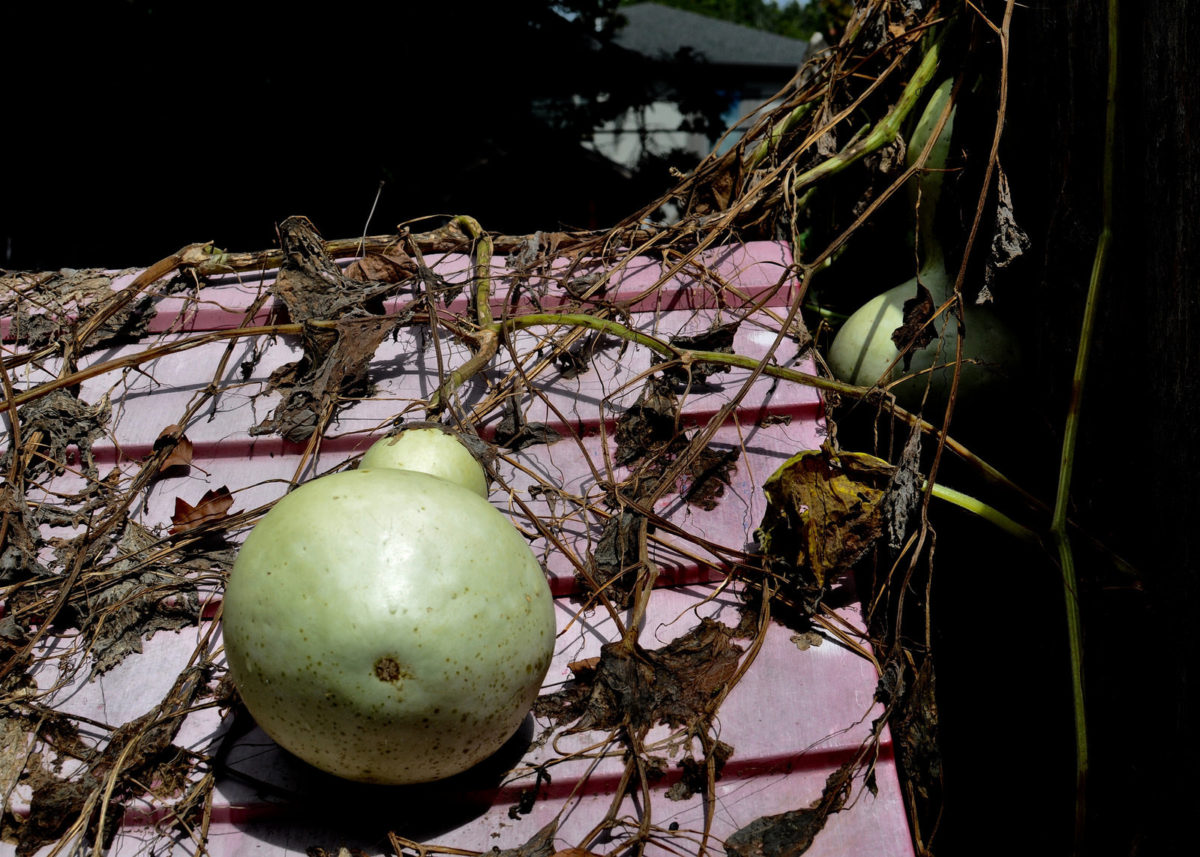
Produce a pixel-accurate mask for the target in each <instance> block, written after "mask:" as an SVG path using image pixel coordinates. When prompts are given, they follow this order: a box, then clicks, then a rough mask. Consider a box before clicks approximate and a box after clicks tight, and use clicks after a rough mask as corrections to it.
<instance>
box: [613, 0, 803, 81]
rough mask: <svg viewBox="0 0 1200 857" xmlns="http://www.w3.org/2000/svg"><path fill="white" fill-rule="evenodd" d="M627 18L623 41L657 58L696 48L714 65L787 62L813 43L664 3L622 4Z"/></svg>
mask: <svg viewBox="0 0 1200 857" xmlns="http://www.w3.org/2000/svg"><path fill="white" fill-rule="evenodd" d="M619 14H620V15H621V16H623V17H624V18H625V20H626V23H625V25H624V26H623V27H621V28H620V29H618V30H617V32H616V34H615V36H614V38H613V40H614V41H615V42H616V43H617V44H618V45H620V46H621V47H623V48H625V49H627V50H630V51H634V52H635V53H639V54H641V55H643V56H645V57H649V58H651V59H671V58H673V57H674V56H675V55H676V54H677V53H678V52H679V51H680V50H681V49H686V48H690V49H691V50H693V51H695V52H696V53H698V54H700V55H702V56H703V57H704V59H705V60H707V61H708V62H709V63H711V64H713V65H740V66H747V65H751V66H787V67H788V68H791V69H795V68H797V67H799V65H800V64H801V63H802V62H803V61H804V55H805V53H806V51H807V49H808V43H807V42H805V41H804V40H802V39H792V38H789V37H787V36H780V35H776V34H775V33H768V32H766V31H765V30H756V29H754V28H753V27H745V26H743V25H741V24H734V23H731V22H729V21H721V20H718V19H716V18H710V17H708V16H707V15H700V14H697V13H695V12H687V11H684V10H683V9H675V8H673V7H671V6H663V5H660V4H658V3H635V4H634V5H632V6H622V7H621V8H620V10H619Z"/></svg>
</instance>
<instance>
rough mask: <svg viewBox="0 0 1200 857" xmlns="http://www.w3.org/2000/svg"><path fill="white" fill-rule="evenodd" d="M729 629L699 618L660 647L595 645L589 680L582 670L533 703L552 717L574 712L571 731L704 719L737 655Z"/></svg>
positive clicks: (568, 717) (567, 719) (735, 665)
mask: <svg viewBox="0 0 1200 857" xmlns="http://www.w3.org/2000/svg"><path fill="white" fill-rule="evenodd" d="M732 634H733V632H732V630H731V629H730V628H727V627H726V626H724V625H722V624H720V623H719V622H714V621H713V620H711V619H704V620H702V621H701V623H700V624H699V625H698V626H696V627H695V628H693V629H692V630H691V631H689V632H688V633H687V634H685V635H684V636H682V637H680V638H678V639H677V640H674V641H672V642H670V643H668V644H667V645H665V646H663V647H662V648H661V649H655V650H646V649H643V648H641V647H640V646H637V645H636V644H631V643H628V642H625V641H621V642H616V643H609V644H607V645H605V646H604V647H603V648H602V649H601V650H600V661H599V663H598V664H597V665H596V668H595V674H594V675H592V676H591V677H590V680H588V677H587V673H581V674H579V675H578V676H577V681H576V683H575V684H574V685H573V686H571V687H568V688H567V689H565V690H563V691H560V692H559V693H555V694H547V695H545V696H543V697H540V698H539V700H538V703H537V711H538V713H539V714H541V715H543V716H549V717H551V718H553V719H554V720H556V721H557V722H560V723H563V722H570V721H572V720H578V722H577V723H576V724H575V725H574V726H573V727H572V729H571V731H584V730H588V729H613V728H616V727H618V726H627V727H628V728H631V729H634V730H638V731H642V730H646V729H649V728H650V727H651V726H652V725H654V724H655V723H664V724H666V725H668V726H682V725H685V724H696V723H707V721H708V720H709V718H711V716H712V711H711V706H712V703H713V701H714V700H716V699H717V698H718V697H719V696H720V695H721V693H722V692H723V691H724V690H725V687H726V685H727V684H728V683H729V681H730V680H731V679H732V678H733V676H734V674H735V673H736V672H737V669H738V664H739V663H740V661H741V656H742V649H741V647H739V646H737V645H735V644H734V643H733V642H732V641H731V637H732Z"/></svg>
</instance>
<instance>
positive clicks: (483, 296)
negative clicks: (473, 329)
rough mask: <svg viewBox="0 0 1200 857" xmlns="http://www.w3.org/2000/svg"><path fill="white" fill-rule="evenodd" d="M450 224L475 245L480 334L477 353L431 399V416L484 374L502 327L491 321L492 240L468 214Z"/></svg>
mask: <svg viewBox="0 0 1200 857" xmlns="http://www.w3.org/2000/svg"><path fill="white" fill-rule="evenodd" d="M450 223H451V225H453V226H457V227H459V228H460V229H462V231H464V232H465V233H467V235H469V236H470V237H471V240H472V242H474V249H473V250H472V252H471V263H472V267H473V277H474V280H475V292H474V295H473V297H474V302H475V321H476V324H477V325H478V326H479V333H478V334H477V335H476V336H475V337H472V338H473V339H474V345H475V353H474V354H472V355H471V357H470V359H468V360H467V361H466V362H465V363H463V364H462V365H461V366H459V367H458V368H457V369H454V370H453V371H452V372H451V373H450V374H449V375H448V376H447V377H446V378H445V379H444V380H443V381H442V383H441V386H439V387H438V389H437V390H436V391H435V392H434V394H433V395H432V396H431V397H430V399H429V407H428V409H427V412H428V413H429V414H430V415H431V416H432V415H434V414H438V413H440V412H441V411H442V410H443V409H444V408H445V407H446V404H447V403H448V402H449V401H450V397H451V396H452V395H453V394H454V391H455V390H457V389H458V388H459V387H461V386H462V385H463V384H465V383H466V382H467V381H468V380H470V379H471V378H473V377H474V376H475V375H477V374H479V372H481V371H483V369H484V368H485V367H486V366H487V365H488V364H489V363H491V362H492V358H494V357H495V356H496V352H497V351H498V350H499V348H500V336H499V326H498V325H497V324H496V322H495V320H494V319H493V318H492V238H491V236H490V235H489V234H488V233H487V232H485V231H484V230H483V227H482V226H480V225H479V221H477V220H476V219H475V218H473V217H468V216H467V215H465V214H460V215H458V216H457V217H455V218H454V219H453V220H451V221H450Z"/></svg>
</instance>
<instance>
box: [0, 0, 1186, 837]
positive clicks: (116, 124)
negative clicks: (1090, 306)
mask: <svg viewBox="0 0 1200 857" xmlns="http://www.w3.org/2000/svg"><path fill="white" fill-rule="evenodd" d="M247 5H248V4H241V3H234V2H228V0H218V2H207V3H198V2H190V3H188V2H185V3H176V4H157V3H156V4H146V3H138V2H114V1H113V0H109V1H108V2H103V1H101V2H89V3H80V2H74V3H58V4H54V3H42V4H25V5H22V6H17V5H14V4H7V5H6V6H5V8H4V11H3V12H0V33H2V35H3V40H4V53H3V59H2V60H0V61H2V62H3V64H4V68H3V72H4V81H5V83H4V86H5V99H4V106H3V108H2V109H3V129H4V130H3V137H2V138H0V139H2V140H3V143H2V144H0V146H2V150H3V158H4V167H3V170H2V172H0V240H3V242H4V244H3V245H2V246H0V267H4V268H9V269H26V270H38V269H56V268H60V267H64V266H75V267H83V266H88V267H97V266H109V267H125V266H134V265H146V264H149V263H151V262H153V261H155V260H157V259H159V258H162V257H163V256H165V255H167V254H169V253H171V252H174V251H175V250H177V249H179V248H180V247H181V246H183V245H185V244H187V243H191V242H194V241H203V240H213V241H215V242H216V243H217V245H218V246H221V247H223V248H225V249H229V250H256V249H262V248H265V247H268V246H271V245H272V244H273V243H274V238H275V236H274V224H275V223H276V222H278V221H279V220H280V219H282V218H284V217H287V216H289V215H293V214H305V215H308V216H309V217H311V218H312V219H313V220H314V222H315V223H316V224H317V226H318V227H319V228H320V229H321V230H322V232H323V233H324V234H325V235H326V237H348V236H353V235H357V234H359V233H361V232H362V230H363V228H364V223H365V221H366V219H367V216H368V213H369V212H370V210H371V206H372V202H373V200H374V199H375V195H376V192H377V190H378V189H379V186H380V182H381V181H383V182H384V183H385V184H384V188H383V192H382V195H381V197H380V201H379V206H378V209H377V210H376V212H375V215H374V219H373V220H372V224H371V230H370V231H371V232H372V233H384V232H388V231H391V230H392V229H393V228H394V227H395V225H396V224H397V223H400V222H402V221H406V220H408V219H410V218H416V217H424V216H428V215H437V214H452V213H460V212H461V213H469V214H472V215H474V216H476V217H477V218H479V220H480V221H481V223H482V224H483V225H484V226H485V227H486V228H488V229H492V230H497V231H505V232H513V233H521V232H531V231H534V230H537V229H553V228H557V227H559V226H566V227H583V228H595V227H603V226H607V225H610V224H611V223H613V222H615V221H616V220H617V219H619V218H620V217H621V216H623V215H626V214H628V213H630V212H632V211H634V210H635V209H637V208H638V207H640V206H641V205H642V204H644V203H645V202H647V201H648V200H650V199H652V198H654V196H656V195H657V193H658V192H659V191H660V190H662V189H663V188H665V187H666V186H667V184H668V182H669V178H668V177H667V175H666V170H665V165H664V164H651V165H647V169H646V170H645V171H644V172H643V173H642V174H638V175H632V176H626V175H615V174H614V173H613V172H612V171H611V169H610V168H608V167H606V166H605V165H603V164H601V163H598V162H597V161H596V160H595V159H593V158H590V157H588V156H587V155H586V154H585V153H584V152H582V150H581V149H580V147H579V145H578V143H579V138H580V128H581V127H583V126H584V125H586V124H587V123H589V122H592V121H593V120H594V119H596V118H597V116H598V115H599V114H598V113H596V112H595V111H597V110H599V111H600V112H601V113H602V112H603V110H605V109H615V107H616V105H618V104H625V103H636V102H637V100H638V99H640V98H645V97H646V94H645V92H644V89H643V88H642V87H641V83H642V78H643V76H642V75H641V74H640V71H641V69H640V68H639V67H638V66H637V64H636V62H634V61H633V60H632V59H631V58H629V57H628V56H622V55H620V54H619V53H614V52H613V51H612V50H610V49H606V48H604V47H603V45H602V40H601V43H598V42H596V41H595V40H594V39H592V38H591V36H590V34H584V33H583V32H581V29H580V28H579V27H574V26H570V25H569V24H568V23H567V22H565V21H564V20H563V19H561V18H559V17H557V16H554V15H553V14H552V13H550V12H548V10H547V8H546V4H545V3H541V2H532V0H517V1H515V2H505V3H493V4H483V5H480V6H474V5H471V6H467V5H465V4H453V5H451V4H436V5H435V4H402V3H393V4H374V3H366V2H358V0H348V1H347V2H340V3H338V4H336V5H331V6H327V7H324V8H322V10H321V11H320V13H319V14H317V13H315V12H313V11H309V10H302V9H301V8H299V7H297V6H295V5H293V4H290V3H281V2H266V3H259V4H254V5H253V6H252V7H251V8H250V9H249V10H247V8H245V7H246V6H247ZM574 5H576V6H577V7H579V8H580V9H582V10H584V11H585V12H586V11H587V10H588V9H591V10H592V11H595V10H596V9H598V8H599V7H600V6H601V5H602V4H600V3H598V2H597V3H587V2H579V3H576V4H574ZM1102 5H1103V4H1096V3H1088V2H1084V0H1066V2H1053V3H1050V2H1040V3H1033V4H1029V5H1021V6H1018V8H1017V13H1016V15H1015V17H1014V22H1013V45H1012V57H1011V63H1012V66H1011V77H1010V86H1011V90H1010V101H1009V110H1010V113H1009V119H1008V125H1007V128H1006V136H1005V143H1004V147H1003V149H1002V158H1003V163H1004V166H1005V169H1006V171H1007V172H1008V174H1009V178H1010V180H1011V182H1012V186H1013V195H1014V201H1015V204H1016V206H1017V214H1018V217H1019V218H1021V223H1022V226H1023V227H1024V228H1025V229H1026V230H1027V231H1028V232H1029V234H1030V237H1031V239H1032V242H1033V245H1032V247H1033V249H1032V251H1031V252H1030V253H1029V254H1028V255H1027V256H1026V257H1025V258H1024V259H1022V260H1021V262H1020V263H1019V264H1018V265H1017V266H1016V267H1015V268H1014V269H1013V270H1012V271H1011V272H1010V274H1009V277H1008V280H1007V285H1008V286H1009V287H1010V289H1011V291H1010V294H1012V295H1016V296H1017V297H1018V298H1019V299H1020V300H1022V301H1024V302H1025V304H1026V305H1027V307H1028V312H1027V313H1026V314H1025V319H1026V323H1025V325H1024V326H1023V328H1022V329H1023V332H1024V337H1025V339H1026V343H1025V344H1026V346H1027V348H1028V349H1029V350H1030V353H1031V354H1032V355H1033V358H1034V359H1033V363H1034V365H1035V366H1036V368H1037V371H1036V374H1035V375H1034V376H1033V377H1031V378H1030V379H1029V384H1028V387H1027V401H1026V402H1025V405H1026V409H1025V410H1024V411H1023V413H1022V414H1021V420H1022V422H1018V423H1017V424H1016V425H1015V427H1014V426H1013V425H1012V424H1010V425H1007V426H1004V427H998V428H997V430H996V431H995V432H994V433H993V436H992V437H990V438H985V439H983V440H982V441H981V443H983V444H984V445H986V446H991V447H992V448H995V449H1000V450H1002V452H1001V453H1000V455H1001V456H1002V459H1003V460H1001V461H1000V462H998V463H1000V464H1001V465H1002V466H1003V467H1005V468H1008V469H1011V470H1013V471H1015V473H1017V474H1018V475H1019V474H1021V473H1022V471H1025V472H1026V473H1029V474H1033V476H1032V478H1033V480H1034V481H1035V482H1036V481H1037V479H1038V478H1039V476H1040V477H1041V478H1043V479H1044V478H1045V477H1046V476H1047V474H1049V475H1051V476H1052V475H1053V473H1054V469H1055V466H1056V456H1057V452H1058V447H1057V443H1058V431H1059V426H1060V425H1061V420H1062V417H1063V414H1064V413H1065V408H1066V402H1067V400H1068V397H1069V393H1070V391H1069V379H1070V375H1071V368H1072V363H1073V359H1074V345H1075V342H1076V339H1077V337H1078V332H1079V317H1080V312H1081V308H1082V301H1083V295H1084V293H1085V290H1086V285H1087V277H1088V273H1089V271H1090V267H1091V258H1092V253H1093V252H1094V249H1095V239H1096V233H1097V230H1098V228H1099V211H1100V193H1099V191H1100V185H1099V176H1100V158H1101V155H1102V152H1103V107H1104V98H1103V93H1104V78H1105V73H1106V66H1105V63H1106V55H1105V45H1106V37H1105V29H1104V27H1105V24H1104V20H1103V16H1104V12H1103V8H1102ZM983 6H984V8H986V9H987V11H988V13H989V14H990V15H991V17H993V19H995V20H999V18H1000V17H1001V13H1002V11H1003V4H1002V3H997V2H991V3H985V4H983ZM1124 6H1125V7H1126V8H1125V9H1124V12H1123V20H1122V30H1121V49H1122V59H1121V67H1122V75H1121V82H1120V96H1119V98H1120V102H1119V105H1120V114H1119V121H1118V152H1117V154H1118V169H1117V176H1118V181H1117V188H1116V194H1117V217H1116V240H1115V242H1114V245H1113V256H1112V258H1111V261H1110V268H1109V276H1108V277H1107V279H1106V282H1105V288H1104V292H1103V297H1102V304H1101V307H1100V313H1099V318H1098V324H1099V329H1098V331H1097V334H1098V338H1097V349H1096V352H1095V355H1094V357H1095V360H1094V363H1093V365H1092V369H1091V372H1090V375H1089V379H1088V388H1087V393H1086V399H1085V406H1084V407H1085V410H1084V431H1083V434H1082V436H1081V438H1080V448H1079V457H1078V464H1077V470H1076V476H1075V482H1074V492H1073V493H1074V498H1075V507H1074V509H1073V514H1074V515H1075V516H1076V517H1077V518H1078V519H1079V520H1080V521H1081V522H1082V523H1084V524H1085V526H1087V528H1088V529H1090V530H1091V531H1093V532H1095V533H1097V534H1098V535H1099V536H1101V537H1102V538H1104V539H1105V540H1106V541H1108V542H1109V543H1110V544H1111V546H1112V547H1113V548H1115V549H1116V550H1117V551H1118V552H1120V553H1121V554H1122V555H1124V556H1125V557H1126V558H1127V559H1129V560H1130V561H1131V562H1133V563H1134V564H1136V565H1137V566H1138V568H1139V571H1140V574H1139V576H1138V577H1137V578H1136V579H1133V580H1131V579H1128V578H1125V577H1122V576H1120V575H1118V574H1116V573H1114V571H1113V569H1112V567H1111V565H1110V564H1109V563H1107V562H1106V561H1105V560H1104V558H1103V557H1101V556H1098V555H1096V554H1094V553H1091V552H1089V551H1087V550H1086V549H1081V550H1080V554H1079V558H1080V576H1081V584H1080V597H1081V602H1082V606H1083V611H1084V621H1085V632H1086V645H1087V649H1086V658H1087V669H1088V675H1087V692H1088V702H1089V706H1090V716H1091V728H1092V735H1091V737H1092V752H1093V756H1092V779H1091V782H1090V797H1091V807H1092V812H1091V817H1090V824H1091V833H1090V836H1089V840H1088V850H1089V853H1097V854H1139V855H1141V854H1174V853H1190V849H1188V850H1187V851H1185V850H1184V849H1185V847H1186V846H1185V842H1186V841H1187V839H1186V838H1185V837H1184V836H1183V830H1184V821H1185V819H1188V818H1190V816H1191V812H1192V806H1191V804H1192V796H1193V795H1194V794H1195V786H1194V784H1193V783H1192V777H1193V772H1194V771H1195V770H1196V769H1197V762H1198V761H1200V760H1198V759H1197V752H1196V741H1195V740H1194V736H1193V723H1194V721H1195V712H1196V709H1195V707H1194V702H1193V696H1194V693H1193V691H1192V683H1193V679H1192V671H1193V669H1194V666H1193V665H1194V663H1195V656H1196V645H1195V642H1194V634H1193V633H1192V631H1191V623H1192V621H1193V619H1192V617H1193V613H1194V611H1195V608H1196V579H1197V565H1198V560H1197V548H1196V530H1197V524H1200V510H1198V509H1197V504H1196V499H1195V497H1196V494H1195V491H1194V490H1193V488H1192V486H1191V480H1192V479H1193V478H1195V476H1196V474H1197V473H1200V454H1198V452H1197V450H1200V437H1198V436H1197V435H1198V434H1200V432H1198V430H1197V424H1198V422H1200V413H1198V412H1197V402H1198V401H1200V395H1198V394H1200V391H1198V390H1197V375H1198V370H1200V345H1198V344H1197V341H1196V337H1195V333H1194V332H1195V331H1196V330H1198V329H1200V286H1197V283H1200V264H1198V263H1200V260H1198V256H1197V254H1198V250H1197V242H1196V241H1194V240H1193V239H1195V238H1196V237H1197V236H1196V226H1195V224H1196V222H1197V216H1198V213H1200V205H1198V204H1200V168H1198V167H1197V166H1196V151H1195V150H1196V146H1197V140H1198V139H1200V104H1198V103H1197V97H1196V93H1197V92H1198V91H1200V88H1198V87H1197V86H1196V84H1197V82H1198V81H1197V67H1196V66H1197V62H1198V61H1200V58H1198V56H1197V45H1200V32H1198V30H1200V26H1198V24H1197V16H1195V15H1194V14H1193V15H1189V14H1188V10H1187V7H1186V4H1185V3H1183V2H1181V0H1173V2H1168V0H1148V2H1145V3H1141V4H1131V3H1128V2H1127V3H1125V4H1124ZM586 19H587V16H586V14H585V16H584V20H585V21H586ZM989 49H992V50H994V49H995V48H994V46H993V47H991V48H989ZM601 89H604V90H606V91H613V92H616V93H618V94H619V97H615V98H614V99H613V100H612V101H611V102H610V103H609V105H608V107H607V108H600V107H598V106H597V105H596V104H591V105H589V106H587V107H586V108H584V109H580V108H578V107H577V106H574V101H573V100H572V99H570V98H569V96H571V95H573V94H578V93H583V94H587V93H594V92H597V91H600V90H601ZM431 225H433V224H432V223H431ZM1006 432H1007V434H1006ZM1037 487H1038V488H1044V487H1045V486H1037ZM941 531H942V533H943V534H944V537H943V538H942V539H941V541H940V542H939V546H940V548H939V549H940V551H941V553H940V554H939V556H938V558H937V567H938V569H939V571H938V576H937V578H936V581H937V583H936V586H935V589H934V608H935V609H934V617H935V622H937V623H938V625H937V628H936V631H937V634H938V637H937V640H936V648H935V653H937V655H938V659H937V663H938V674H939V694H940V695H939V702H940V704H941V707H942V714H943V718H942V723H943V727H944V735H943V738H944V744H943V746H944V749H945V753H946V760H945V761H946V764H945V770H946V787H947V803H946V813H945V816H944V817H943V819H942V825H943V826H942V831H943V832H942V835H941V836H940V838H939V839H938V840H935V846H936V850H937V851H938V853H942V854H953V853H1009V852H1011V851H1013V850H1017V849H1019V850H1020V851H1022V852H1023V853H1030V854H1042V853H1064V852H1065V851H1066V850H1068V849H1069V839H1070V820H1069V818H1070V809H1069V807H1070V799H1071V794H1070V778H1071V775H1072V772H1071V741H1072V738H1071V733H1070V721H1069V716H1070V715H1069V696H1068V689H1067V684H1066V674H1065V669H1066V665H1065V638H1064V636H1063V632H1062V621H1063V620H1062V616H1063V612H1062V606H1061V586H1060V584H1059V583H1058V580H1057V577H1056V575H1057V570H1056V569H1055V568H1054V566H1053V565H1052V564H1049V563H1047V562H1046V561H1045V560H1044V558H1043V557H1041V556H1040V555H1029V554H1026V553H1023V552H1022V551H1020V550H1016V549H1011V548H1008V547H1005V546H1003V545H1001V546H997V547H996V548H995V549H994V550H993V549H992V546H994V545H996V544H997V539H996V538H995V536H994V534H992V533H991V532H989V531H987V530H984V529H980V528H978V526H977V525H976V524H974V523H972V522H970V521H966V520H961V521H959V520H954V519H943V522H942V524H941ZM950 533H954V534H955V537H950V536H949V534H950ZM981 544H987V545H989V548H988V550H980V545H981Z"/></svg>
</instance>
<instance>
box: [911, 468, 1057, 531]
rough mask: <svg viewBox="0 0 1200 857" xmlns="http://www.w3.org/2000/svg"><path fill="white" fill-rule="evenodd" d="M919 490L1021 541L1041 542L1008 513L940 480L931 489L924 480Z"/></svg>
mask: <svg viewBox="0 0 1200 857" xmlns="http://www.w3.org/2000/svg"><path fill="white" fill-rule="evenodd" d="M921 490H922V491H925V490H930V493H932V494H933V496H934V497H937V498H938V499H939V500H941V501H943V502H945V503H950V504H951V505H953V506H958V508H960V509H962V510H964V511H966V512H970V513H971V514H972V515H975V516H977V517H979V518H982V519H983V520H985V521H987V522H988V523H989V524H993V525H994V526H996V527H999V528H1000V529H1001V530H1003V531H1004V532H1006V533H1008V534H1009V535H1011V536H1016V537H1017V538H1019V539H1021V540H1022V541H1026V542H1030V543H1032V544H1036V545H1040V544H1042V539H1041V538H1040V537H1039V536H1038V534H1037V533H1035V532H1034V531H1033V530H1031V529H1029V527H1026V526H1025V525H1024V524H1019V523H1017V522H1016V521H1014V520H1013V519H1012V518H1010V517H1008V515H1005V514H1004V513H1003V512H1001V511H999V510H998V509H996V508H995V507H993V506H989V505H988V504H987V503H984V502H983V501H982V500H978V499H976V498H975V497H972V496H971V495H970V494H964V493H963V492H961V491H955V490H954V489H953V488H947V487H946V486H945V485H943V484H941V483H940V482H935V483H934V485H933V488H932V489H929V483H928V482H926V483H924V484H923V485H922V486H921Z"/></svg>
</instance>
